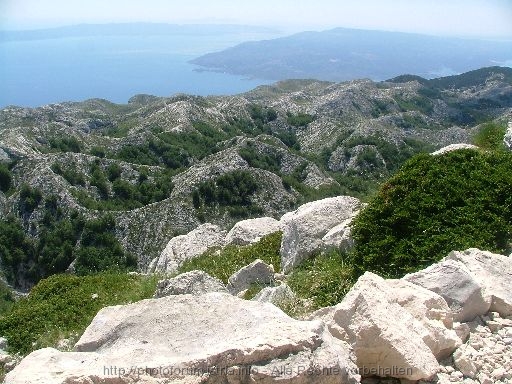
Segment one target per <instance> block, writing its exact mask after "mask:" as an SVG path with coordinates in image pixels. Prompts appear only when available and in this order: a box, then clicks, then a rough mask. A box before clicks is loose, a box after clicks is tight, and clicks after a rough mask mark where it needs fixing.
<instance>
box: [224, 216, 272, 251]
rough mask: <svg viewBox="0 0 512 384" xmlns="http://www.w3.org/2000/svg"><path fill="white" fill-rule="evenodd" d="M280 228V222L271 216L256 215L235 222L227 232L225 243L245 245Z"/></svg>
mask: <svg viewBox="0 0 512 384" xmlns="http://www.w3.org/2000/svg"><path fill="white" fill-rule="evenodd" d="M280 230H281V224H280V223H279V221H278V220H276V219H274V218H272V217H258V218H256V219H248V220H242V221H239V222H238V223H236V224H235V225H234V226H233V228H231V230H230V231H229V232H228V234H227V236H226V240H225V243H226V245H228V244H234V245H247V244H252V243H255V242H257V241H259V240H260V239H261V238H262V237H263V236H266V235H269V234H271V233H274V232H277V231H280Z"/></svg>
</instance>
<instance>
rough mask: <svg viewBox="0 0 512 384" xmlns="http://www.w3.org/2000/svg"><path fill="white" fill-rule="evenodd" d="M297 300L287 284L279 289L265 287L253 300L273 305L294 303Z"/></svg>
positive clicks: (283, 284) (279, 286) (278, 287)
mask: <svg viewBox="0 0 512 384" xmlns="http://www.w3.org/2000/svg"><path fill="white" fill-rule="evenodd" d="M295 299H297V296H296V295H295V293H294V292H293V291H292V290H291V288H290V287H289V286H288V285H287V284H285V283H282V284H280V285H278V286H277V287H265V288H263V289H262V290H261V291H259V292H258V294H256V296H254V297H253V300H256V301H261V302H264V303H272V304H274V305H279V304H282V303H285V302H292V301H293V300H295Z"/></svg>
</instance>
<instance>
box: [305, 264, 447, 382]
mask: <svg viewBox="0 0 512 384" xmlns="http://www.w3.org/2000/svg"><path fill="white" fill-rule="evenodd" d="M410 295H414V293H413V292H411V293H410ZM396 296H397V295H396V294H395V289H393V288H392V287H391V286H389V285H388V284H387V283H386V281H385V280H384V279H382V278H381V277H379V276H377V275H375V274H373V273H370V272H366V273H365V274H364V275H363V276H361V277H360V278H359V280H358V281H357V283H356V284H355V285H354V287H352V289H351V290H350V291H349V293H348V294H347V295H346V297H345V298H344V299H343V301H342V302H341V303H340V304H338V305H336V306H334V307H330V308H324V309H321V310H319V311H317V312H315V313H314V314H313V315H312V316H311V319H321V320H323V321H324V322H325V323H326V324H327V326H328V327H329V331H330V332H331V333H332V334H333V336H334V337H337V338H339V339H340V340H344V341H346V342H348V343H349V344H350V345H351V346H352V348H353V349H354V353H355V355H356V359H357V365H358V367H359V370H360V372H361V373H362V374H363V375H372V374H375V375H377V376H392V377H397V378H403V379H408V380H420V379H428V378H431V377H432V376H433V375H435V374H436V372H437V371H438V368H439V365H438V362H437V360H436V358H435V356H434V354H433V352H432V350H431V349H430V348H429V346H428V345H427V343H426V342H425V341H424V338H425V337H427V338H428V335H429V331H428V330H427V329H426V328H425V327H424V326H423V325H422V323H421V322H420V321H419V320H417V319H416V318H415V317H414V316H413V315H412V314H411V313H410V312H409V311H408V310H406V309H405V308H403V307H402V306H401V305H400V304H399V303H398V300H397V297H396ZM423 302H424V303H425V304H427V303H429V302H428V301H425V300H423Z"/></svg>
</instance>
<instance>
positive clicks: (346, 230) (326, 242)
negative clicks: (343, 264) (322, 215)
mask: <svg viewBox="0 0 512 384" xmlns="http://www.w3.org/2000/svg"><path fill="white" fill-rule="evenodd" d="M351 222H352V219H348V220H345V221H344V222H343V223H341V224H338V225H336V226H335V227H334V228H332V229H331V230H330V231H329V232H327V233H326V234H325V236H324V237H322V243H323V248H324V249H333V248H335V249H339V250H340V251H342V252H348V251H350V250H351V249H352V248H353V247H354V239H353V238H352V234H351V230H350V223H351Z"/></svg>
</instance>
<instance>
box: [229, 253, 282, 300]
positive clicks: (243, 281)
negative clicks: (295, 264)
mask: <svg viewBox="0 0 512 384" xmlns="http://www.w3.org/2000/svg"><path fill="white" fill-rule="evenodd" d="M273 281H274V267H273V266H272V265H268V264H266V263H265V262H264V261H263V260H260V259H257V260H254V261H253V262H252V263H251V264H249V265H246V266H245V267H243V268H241V269H240V270H238V271H237V272H235V273H233V274H232V275H231V276H230V277H229V279H228V285H227V289H228V291H229V292H230V293H231V294H233V295H236V294H238V293H240V292H242V291H243V290H245V289H248V288H250V287H251V285H253V284H259V285H269V284H272V282H273Z"/></svg>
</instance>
